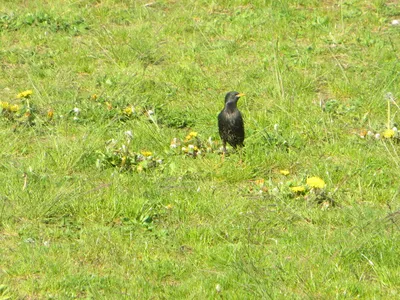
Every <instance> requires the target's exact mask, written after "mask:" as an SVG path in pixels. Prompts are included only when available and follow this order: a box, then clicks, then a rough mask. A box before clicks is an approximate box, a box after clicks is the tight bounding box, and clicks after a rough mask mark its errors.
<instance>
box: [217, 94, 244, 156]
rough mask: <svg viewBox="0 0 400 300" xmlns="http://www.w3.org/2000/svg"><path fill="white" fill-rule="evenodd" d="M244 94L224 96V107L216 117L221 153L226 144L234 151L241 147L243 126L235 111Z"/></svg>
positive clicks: (239, 116) (238, 113)
mask: <svg viewBox="0 0 400 300" xmlns="http://www.w3.org/2000/svg"><path fill="white" fill-rule="evenodd" d="M241 96H244V94H239V93H238V92H229V93H228V94H226V96H225V107H224V109H223V110H222V111H221V112H220V113H219V115H218V128H219V135H220V136H221V139H222V144H223V151H224V153H225V152H226V143H228V144H229V145H231V146H232V147H233V148H235V149H236V147H237V146H240V147H243V146H244V145H243V141H244V124H243V118H242V114H241V113H240V111H239V110H238V109H237V107H236V106H237V102H238V100H239V98H240V97H241Z"/></svg>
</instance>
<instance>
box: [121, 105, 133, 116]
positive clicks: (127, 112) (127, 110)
mask: <svg viewBox="0 0 400 300" xmlns="http://www.w3.org/2000/svg"><path fill="white" fill-rule="evenodd" d="M134 112H135V109H134V108H133V106H132V105H128V106H127V107H125V108H124V110H123V113H124V114H125V115H127V116H128V117H130V116H131V115H132V114H133V113H134Z"/></svg>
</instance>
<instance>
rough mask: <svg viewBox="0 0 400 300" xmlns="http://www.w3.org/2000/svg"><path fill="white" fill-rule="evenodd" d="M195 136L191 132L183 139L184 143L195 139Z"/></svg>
mask: <svg viewBox="0 0 400 300" xmlns="http://www.w3.org/2000/svg"><path fill="white" fill-rule="evenodd" d="M196 136H197V132H195V131H192V132H190V133H189V134H188V135H187V136H186V137H185V142H188V141H190V140H191V139H192V138H195V137H196Z"/></svg>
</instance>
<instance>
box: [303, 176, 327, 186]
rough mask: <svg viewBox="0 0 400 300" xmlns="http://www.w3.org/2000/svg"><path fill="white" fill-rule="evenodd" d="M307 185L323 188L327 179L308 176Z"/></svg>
mask: <svg viewBox="0 0 400 300" xmlns="http://www.w3.org/2000/svg"><path fill="white" fill-rule="evenodd" d="M307 185H308V186H309V187H312V188H316V189H322V188H324V187H325V181H323V180H322V179H321V178H319V177H316V176H314V177H309V178H307Z"/></svg>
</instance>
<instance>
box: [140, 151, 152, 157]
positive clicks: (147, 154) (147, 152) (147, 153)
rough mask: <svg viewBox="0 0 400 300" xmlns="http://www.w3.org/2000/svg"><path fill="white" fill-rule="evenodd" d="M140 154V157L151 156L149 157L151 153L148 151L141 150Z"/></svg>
mask: <svg viewBox="0 0 400 300" xmlns="http://www.w3.org/2000/svg"><path fill="white" fill-rule="evenodd" d="M141 153H142V155H143V156H145V157H149V156H151V155H152V154H153V153H151V152H150V151H144V150H142V151H141Z"/></svg>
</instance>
